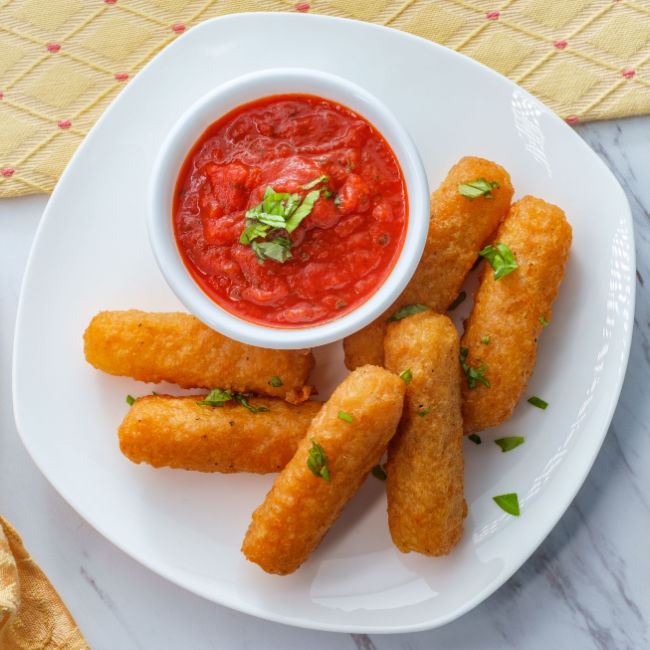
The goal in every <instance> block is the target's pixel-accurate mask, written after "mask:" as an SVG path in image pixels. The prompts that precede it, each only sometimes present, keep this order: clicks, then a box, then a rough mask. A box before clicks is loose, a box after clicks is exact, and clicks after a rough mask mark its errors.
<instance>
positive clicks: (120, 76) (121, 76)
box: [115, 72, 129, 81]
mask: <svg viewBox="0 0 650 650" xmlns="http://www.w3.org/2000/svg"><path fill="white" fill-rule="evenodd" d="M115 78H116V79H117V80H118V81H124V80H125V79H128V78H129V75H128V74H126V72H118V73H117V74H116V75H115Z"/></svg>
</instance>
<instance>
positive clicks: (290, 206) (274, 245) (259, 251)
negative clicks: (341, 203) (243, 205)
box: [239, 176, 329, 264]
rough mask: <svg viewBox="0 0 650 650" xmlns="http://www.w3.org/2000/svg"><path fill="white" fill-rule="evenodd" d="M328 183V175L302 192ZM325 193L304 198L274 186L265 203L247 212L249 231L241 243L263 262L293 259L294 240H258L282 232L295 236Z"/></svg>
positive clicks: (265, 197)
mask: <svg viewBox="0 0 650 650" xmlns="http://www.w3.org/2000/svg"><path fill="white" fill-rule="evenodd" d="M328 180H329V177H328V176H320V177H319V178H317V179H315V180H313V181H312V182H311V183H307V184H306V185H303V186H302V187H301V189H305V190H307V189H310V188H312V187H314V186H316V185H318V184H319V183H326V182H327V181H328ZM321 191H323V190H313V191H311V192H309V193H308V194H307V195H306V196H305V197H304V198H303V197H302V196H301V195H300V194H289V193H288V192H276V191H275V190H274V189H273V188H272V187H271V186H269V187H267V188H266V191H265V192H264V198H263V199H262V201H261V202H260V203H258V204H257V205H256V206H254V207H252V208H251V209H250V210H248V211H247V212H246V228H244V230H243V232H242V233H241V235H240V237H239V243H240V244H244V245H245V246H250V247H251V248H252V249H253V252H254V253H255V255H256V256H257V258H258V259H259V260H260V261H262V262H263V261H265V260H274V261H275V262H280V263H281V264H282V263H284V262H286V261H287V260H288V259H289V258H290V257H291V253H290V252H289V249H290V248H291V246H292V245H293V242H292V241H291V239H289V238H288V237H281V236H280V237H274V238H273V239H271V240H268V241H256V240H257V239H266V238H267V236H268V235H270V234H273V233H275V232H277V231H278V230H286V232H288V233H292V232H293V231H294V230H295V229H296V228H297V227H298V226H299V225H300V223H301V222H302V220H303V219H304V218H305V217H306V216H307V215H309V213H310V212H311V211H312V209H313V207H314V204H315V203H316V201H317V200H318V197H319V196H320V194H321Z"/></svg>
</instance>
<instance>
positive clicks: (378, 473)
mask: <svg viewBox="0 0 650 650" xmlns="http://www.w3.org/2000/svg"><path fill="white" fill-rule="evenodd" d="M370 472H371V474H372V475H373V476H374V477H375V478H378V479H379V480H380V481H385V480H386V472H384V468H383V467H382V466H381V465H375V466H374V467H373V468H372V469H371V470H370Z"/></svg>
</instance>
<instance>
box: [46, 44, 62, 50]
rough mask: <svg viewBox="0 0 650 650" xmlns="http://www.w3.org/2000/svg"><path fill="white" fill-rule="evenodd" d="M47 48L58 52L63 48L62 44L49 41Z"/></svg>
mask: <svg viewBox="0 0 650 650" xmlns="http://www.w3.org/2000/svg"><path fill="white" fill-rule="evenodd" d="M47 49H48V50H49V51H50V52H58V51H59V50H60V49H61V46H60V45H59V44H58V43H48V44H47Z"/></svg>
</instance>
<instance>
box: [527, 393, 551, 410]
mask: <svg viewBox="0 0 650 650" xmlns="http://www.w3.org/2000/svg"><path fill="white" fill-rule="evenodd" d="M526 401H527V402H528V403H529V404H532V405H533V406H536V407H537V408H538V409H542V410H544V409H545V408H546V407H547V406H548V402H545V401H544V400H543V399H541V398H539V397H535V395H533V396H532V397H529V398H528V399H527V400H526Z"/></svg>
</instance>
